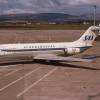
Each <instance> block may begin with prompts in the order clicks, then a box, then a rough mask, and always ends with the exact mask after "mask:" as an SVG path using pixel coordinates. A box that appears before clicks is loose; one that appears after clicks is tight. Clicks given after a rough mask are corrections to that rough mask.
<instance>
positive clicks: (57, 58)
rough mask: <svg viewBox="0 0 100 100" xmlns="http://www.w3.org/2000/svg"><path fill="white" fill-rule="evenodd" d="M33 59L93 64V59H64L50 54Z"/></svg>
mask: <svg viewBox="0 0 100 100" xmlns="http://www.w3.org/2000/svg"><path fill="white" fill-rule="evenodd" d="M33 59H35V60H48V61H63V62H92V61H93V59H88V58H77V57H62V56H56V55H50V54H47V55H46V54H44V55H42V54H41V55H37V56H35V57H34V58H33Z"/></svg>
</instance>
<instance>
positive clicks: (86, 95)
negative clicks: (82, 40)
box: [0, 31, 100, 100]
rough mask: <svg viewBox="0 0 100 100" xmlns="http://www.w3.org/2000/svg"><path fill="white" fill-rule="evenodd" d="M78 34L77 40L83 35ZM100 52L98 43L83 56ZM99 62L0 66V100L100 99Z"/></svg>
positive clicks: (63, 35) (98, 59)
mask: <svg viewBox="0 0 100 100" xmlns="http://www.w3.org/2000/svg"><path fill="white" fill-rule="evenodd" d="M65 33H66V37H67V38H69V39H70V40H72V38H71V36H70V35H68V34H69V33H67V32H66V31H65V32H63V33H62V35H61V36H62V37H61V39H62V40H63V39H64V37H65ZM56 34H57V33H55V35H54V37H56ZM77 34H78V35H77V36H76V37H75V38H74V39H76V38H77V37H78V36H80V33H77ZM21 35H22V34H21ZM71 35H72V34H71ZM42 38H43V37H42ZM8 40H9V39H8ZM55 40H56V38H55ZM60 41H61V40H60ZM99 51H100V44H99V42H95V47H93V48H91V49H90V50H88V51H86V52H85V53H83V54H82V55H90V54H97V55H99V54H100V53H99ZM79 56H81V55H79ZM99 61H100V58H97V59H96V61H95V62H93V63H72V64H68V63H57V64H55V63H49V62H46V63H45V62H31V63H26V64H25V63H19V64H14V65H7V64H6V65H0V100H100V66H99V64H100V62H99Z"/></svg>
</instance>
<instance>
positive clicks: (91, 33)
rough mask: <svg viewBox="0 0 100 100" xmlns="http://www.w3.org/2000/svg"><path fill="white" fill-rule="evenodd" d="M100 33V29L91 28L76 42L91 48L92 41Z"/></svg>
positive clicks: (96, 27)
mask: <svg viewBox="0 0 100 100" xmlns="http://www.w3.org/2000/svg"><path fill="white" fill-rule="evenodd" d="M99 31H100V27H98V26H91V27H89V28H88V29H87V30H86V32H85V33H84V34H83V35H82V36H81V37H80V39H78V40H77V42H80V43H83V44H85V45H86V46H92V43H93V41H94V40H95V38H96V34H97V33H98V32H99Z"/></svg>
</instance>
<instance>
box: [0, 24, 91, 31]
mask: <svg viewBox="0 0 100 100" xmlns="http://www.w3.org/2000/svg"><path fill="white" fill-rule="evenodd" d="M89 26H91V25H81V24H69V25H68V24H55V25H49V24H40V25H37V24H31V25H27V24H4V25H3V24H0V29H7V30H8V29H11V30H13V29H19V30H23V29H24V30H84V29H87V28H88V27H89Z"/></svg>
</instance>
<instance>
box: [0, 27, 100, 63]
mask: <svg viewBox="0 0 100 100" xmlns="http://www.w3.org/2000/svg"><path fill="white" fill-rule="evenodd" d="M97 31H100V27H99V26H91V27H89V28H88V29H87V30H86V31H85V33H84V34H83V35H82V36H81V37H80V38H79V39H78V40H76V41H73V42H55V43H18V44H1V45H0V56H3V55H14V54H23V53H25V54H27V53H31V54H32V57H33V58H32V59H33V60H47V61H64V62H91V61H92V59H90V58H78V57H73V55H76V54H79V53H82V52H84V51H86V50H87V49H89V48H91V47H92V46H93V42H94V40H95V38H96V34H95V33H96V32H97Z"/></svg>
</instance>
